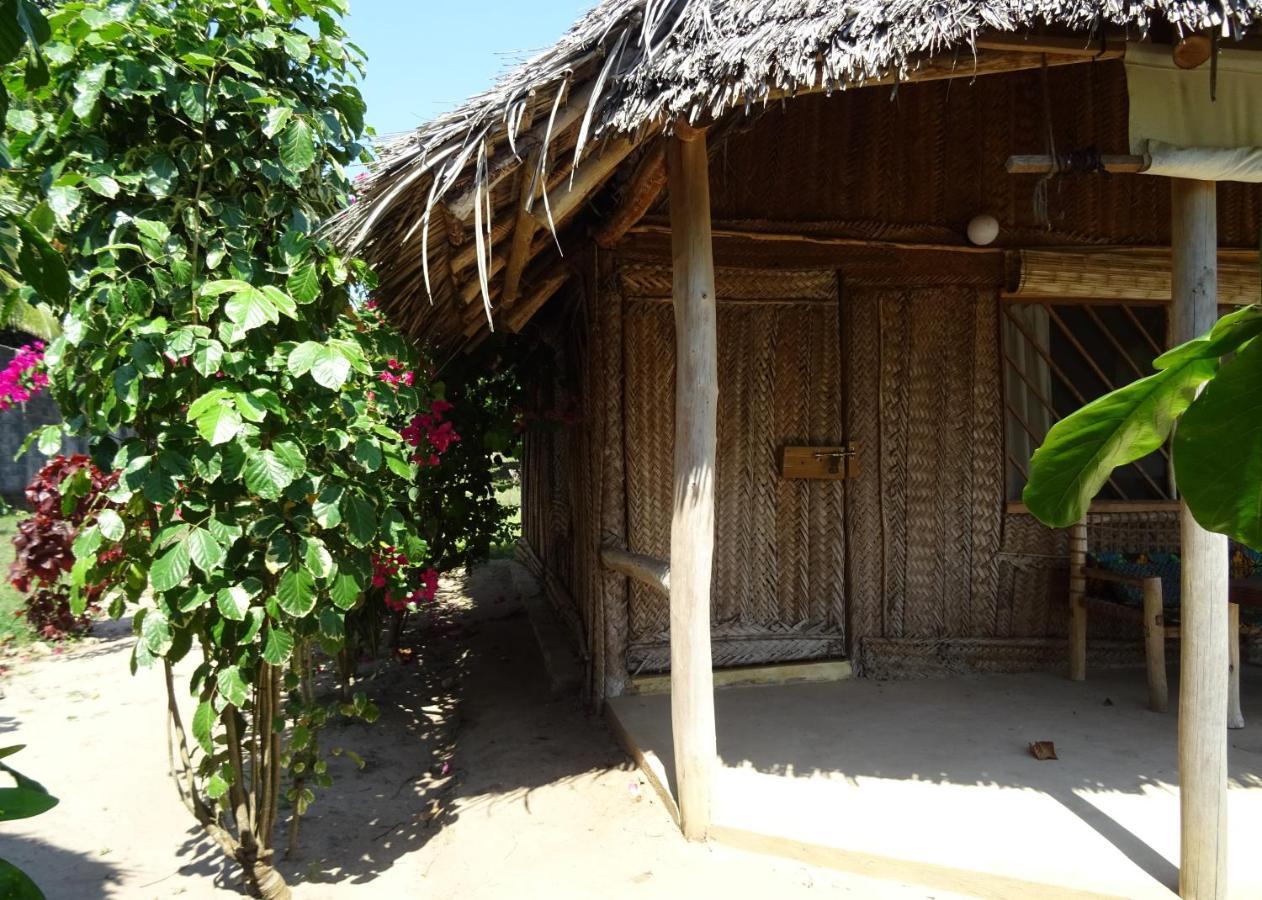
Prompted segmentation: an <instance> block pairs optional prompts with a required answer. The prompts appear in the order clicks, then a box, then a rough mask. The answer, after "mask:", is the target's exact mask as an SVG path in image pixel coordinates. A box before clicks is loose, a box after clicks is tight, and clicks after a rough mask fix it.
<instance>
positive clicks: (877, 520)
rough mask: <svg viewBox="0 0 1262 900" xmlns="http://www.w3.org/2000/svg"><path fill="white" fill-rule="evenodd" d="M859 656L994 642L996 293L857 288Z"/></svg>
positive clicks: (853, 511)
mask: <svg viewBox="0 0 1262 900" xmlns="http://www.w3.org/2000/svg"><path fill="white" fill-rule="evenodd" d="M844 311H845V316H846V329H845V332H846V362H847V371H848V373H849V392H848V398H847V399H848V403H849V408H848V415H847V422H848V424H849V427H850V435H849V437H850V439H851V440H852V441H854V442H855V444H856V445H857V446H858V447H859V448H860V463H859V465H860V471H859V475H858V477H857V478H855V479H854V480H853V481H851V482H849V483H848V485H847V489H848V490H849V491H850V493H849V495H848V498H847V499H848V501H849V508H848V510H847V520H848V523H849V526H848V534H849V538H850V627H851V630H852V635H851V636H852V641H853V643H852V646H854V645H859V646H864V644H863V643H862V642H864V641H866V640H868V639H871V638H916V639H921V638H923V639H937V638H944V637H993V636H995V635H996V634H997V633H999V632H998V627H999V625H998V622H999V610H998V581H999V572H998V564H997V554H998V552H999V549H1000V541H1001V537H1002V528H1001V526H1002V515H1003V501H1004V464H1003V460H1004V456H1003V453H1004V450H1003V396H1002V393H1001V382H1000V368H999V327H998V316H999V304H998V300H997V298H996V296H995V292H994V290H993V289H985V290H982V289H978V288H975V287H969V286H965V285H942V286H934V287H910V288H898V287H886V286H875V287H869V286H863V285H852V286H847V289H846V291H845V300H844Z"/></svg>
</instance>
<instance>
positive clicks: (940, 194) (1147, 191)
mask: <svg viewBox="0 0 1262 900" xmlns="http://www.w3.org/2000/svg"><path fill="white" fill-rule="evenodd" d="M1047 78H1048V82H1049V88H1050V90H1049V95H1050V98H1051V104H1052V124H1053V128H1054V135H1055V139H1056V146H1057V147H1058V148H1064V149H1072V148H1082V147H1088V146H1095V147H1098V148H1100V149H1101V150H1102V151H1103V152H1112V153H1122V152H1125V151H1126V147H1127V145H1128V136H1127V113H1128V101H1127V95H1126V78H1125V73H1124V71H1123V67H1122V64H1121V63H1120V62H1101V63H1094V64H1092V65H1089V66H1064V67H1059V68H1054V69H1051V70H1049V71H1048V73H1047ZM1042 109H1043V93H1042V90H1041V88H1040V73H1039V72H1037V71H1031V72H1020V73H1013V74H1009V75H993V76H988V77H986V78H978V79H977V80H975V81H971V82H970V81H969V80H968V79H955V80H952V81H941V82H928V83H914V84H900V85H898V86H897V88H893V87H874V88H866V89H864V90H852V91H838V92H836V93H834V94H833V95H832V96H823V95H820V96H814V97H802V98H799V99H797V100H795V101H794V102H793V103H789V104H784V105H782V106H778V107H774V108H771V109H769V110H767V111H766V112H765V113H763V115H762V116H761V118H760V119H759V120H758V121H757V123H756V124H755V125H754V127H752V128H750V129H747V130H745V131H743V132H741V133H738V134H734V135H733V136H732V137H731V138H730V139H729V140H728V141H727V142H726V144H725V145H724V150H723V154H724V155H723V165H721V166H715V167H714V177H713V183H712V187H711V203H712V208H713V215H714V218H715V220H716V221H728V220H742V219H744V220H755V219H775V220H778V221H781V222H805V221H872V222H883V223H888V224H889V225H891V226H897V225H904V226H911V225H919V226H921V227H923V228H925V229H931V228H948V229H950V230H951V231H952V232H953V233H954V234H955V235H956V236H957V237H959V236H960V231H961V223H964V222H967V221H968V220H969V219H970V218H971V217H972V216H974V215H976V214H977V213H979V212H982V211H985V212H988V213H990V214H992V215H994V216H995V217H996V218H998V219H999V221H1000V222H1002V223H1003V225H1004V232H1005V234H1006V235H1008V237H1009V239H1011V240H1013V241H1014V242H1015V243H1018V244H1031V245H1032V244H1040V243H1041V244H1044V245H1056V244H1066V243H1141V244H1155V245H1168V244H1169V240H1170V190H1169V187H1168V186H1167V185H1166V184H1165V183H1164V182H1163V181H1162V180H1161V179H1160V178H1152V177H1149V176H1144V175H1110V176H1108V177H1107V178H1103V177H1098V176H1093V177H1064V178H1059V179H1056V180H1055V181H1053V182H1052V184H1051V186H1050V191H1049V196H1048V201H1049V207H1050V212H1051V218H1052V228H1051V230H1047V229H1046V228H1044V227H1043V223H1041V222H1040V221H1038V219H1037V217H1036V216H1035V213H1034V205H1033V202H1032V201H1033V195H1034V189H1035V186H1036V185H1037V183H1038V180H1039V176H1037V175H1009V174H1007V172H1005V171H1004V162H1005V161H1006V160H1007V158H1008V156H1009V155H1011V154H1014V153H1044V152H1046V146H1045V145H1046V138H1045V128H1044V125H1043V120H1042ZM769 161H773V162H769ZM909 185H914V189H908V186H909ZM1219 202H1220V203H1221V204H1222V205H1223V212H1224V214H1223V215H1222V216H1221V217H1220V221H1221V224H1220V240H1221V242H1222V244H1223V246H1229V247H1256V245H1257V235H1258V230H1259V225H1260V224H1262V189H1260V188H1259V187H1258V186H1257V185H1245V184H1223V185H1221V186H1220V187H1219Z"/></svg>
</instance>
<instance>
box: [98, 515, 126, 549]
mask: <svg viewBox="0 0 1262 900" xmlns="http://www.w3.org/2000/svg"><path fill="white" fill-rule="evenodd" d="M96 527H97V528H99V529H100V530H101V535H102V536H103V537H104V538H106V539H107V540H111V541H121V540H122V539H123V535H124V534H126V533H127V526H126V525H125V524H123V519H122V516H120V515H119V514H118V513H117V512H115V511H114V510H112V509H103V510H101V511H100V512H99V513H97V516H96Z"/></svg>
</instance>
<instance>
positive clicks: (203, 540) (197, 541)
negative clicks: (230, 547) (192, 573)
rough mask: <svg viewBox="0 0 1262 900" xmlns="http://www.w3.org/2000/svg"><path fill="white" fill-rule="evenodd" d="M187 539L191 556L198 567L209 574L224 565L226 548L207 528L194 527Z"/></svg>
mask: <svg viewBox="0 0 1262 900" xmlns="http://www.w3.org/2000/svg"><path fill="white" fill-rule="evenodd" d="M186 540H187V541H188V554H189V558H190V559H191V560H192V562H193V565H195V566H197V568H199V569H201V570H202V571H203V572H205V573H206V574H208V575H209V574H210V573H212V572H214V571H215V570H217V569H218V568H219V567H220V566H222V565H223V560H224V549H223V547H221V546H220V545H219V541H217V540H215V536H214V535H213V534H211V533H210V532H209V531H207V530H206V529H205V528H194V529H193V530H191V531H190V532H189V533H188V537H187V538H186Z"/></svg>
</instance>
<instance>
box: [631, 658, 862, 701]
mask: <svg viewBox="0 0 1262 900" xmlns="http://www.w3.org/2000/svg"><path fill="white" fill-rule="evenodd" d="M853 677H854V666H853V665H852V664H851V662H850V660H848V659H829V660H819V661H814V662H795V663H775V664H772V665H765V666H738V667H736V668H732V669H715V670H714V686H715V687H716V688H721V687H752V686H756V685H776V684H817V683H821V682H827V681H844V680H845V679H847V678H853ZM627 693H629V694H669V693H670V673H669V672H663V673H661V674H654V675H636V676H634V677H633V678H632V679H631V683H630V686H629V689H628V691H627Z"/></svg>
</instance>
